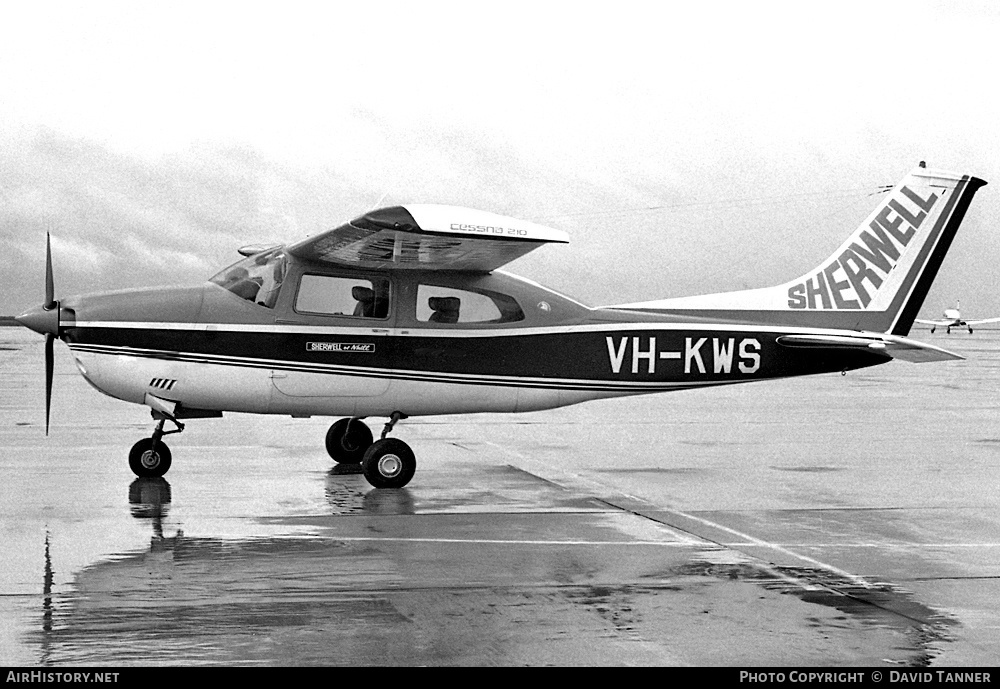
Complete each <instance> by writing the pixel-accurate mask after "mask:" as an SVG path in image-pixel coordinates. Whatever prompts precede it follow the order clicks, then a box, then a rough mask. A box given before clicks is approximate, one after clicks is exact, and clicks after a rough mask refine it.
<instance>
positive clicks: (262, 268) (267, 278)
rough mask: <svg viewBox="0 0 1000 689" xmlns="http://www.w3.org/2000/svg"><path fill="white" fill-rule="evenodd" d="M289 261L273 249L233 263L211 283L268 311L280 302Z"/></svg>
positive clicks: (215, 276)
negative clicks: (279, 298) (279, 297)
mask: <svg viewBox="0 0 1000 689" xmlns="http://www.w3.org/2000/svg"><path fill="white" fill-rule="evenodd" d="M287 263H288V259H287V258H286V257H285V252H284V251H282V250H281V249H280V248H279V249H271V250H269V251H264V252H263V253H259V254H256V255H254V256H251V257H250V258H245V259H243V260H242V261H239V262H237V263H234V264H233V265H231V266H229V267H228V268H226V269H225V270H223V271H221V272H220V273H218V274H217V275H214V276H213V277H211V278H210V279H209V282H214V283H215V284H217V285H219V286H220V287H225V288H226V289H227V290H229V291H230V292H232V293H233V294H235V295H236V296H238V297H240V298H241V299H246V300H247V301H250V302H253V303H255V304H258V305H260V306H265V307H267V308H269V309H272V308H274V304H275V302H276V301H277V300H278V290H279V288H280V287H281V282H282V281H283V280H284V279H285V269H286V267H287Z"/></svg>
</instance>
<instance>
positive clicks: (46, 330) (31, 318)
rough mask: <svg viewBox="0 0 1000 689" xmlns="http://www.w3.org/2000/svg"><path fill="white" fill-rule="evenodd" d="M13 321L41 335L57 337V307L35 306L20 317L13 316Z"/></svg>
mask: <svg viewBox="0 0 1000 689" xmlns="http://www.w3.org/2000/svg"><path fill="white" fill-rule="evenodd" d="M15 320H16V321H17V322H18V323H20V324H21V325H23V326H24V327H26V328H30V329H32V330H34V331H35V332H36V333H40V334H42V335H55V336H57V337H58V336H59V306H58V305H56V306H53V307H52V308H46V307H45V306H36V307H35V308H33V309H29V310H28V311H25V312H24V313H22V314H21V315H20V316H15Z"/></svg>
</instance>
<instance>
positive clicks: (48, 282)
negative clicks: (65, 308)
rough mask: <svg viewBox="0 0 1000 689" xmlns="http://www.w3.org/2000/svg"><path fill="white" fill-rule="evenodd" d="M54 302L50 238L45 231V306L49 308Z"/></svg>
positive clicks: (54, 291) (54, 292)
mask: <svg viewBox="0 0 1000 689" xmlns="http://www.w3.org/2000/svg"><path fill="white" fill-rule="evenodd" d="M55 303H56V288H55V284H54V282H53V280H52V239H51V237H50V236H49V233H48V232H46V233H45V308H47V309H51V308H52V307H53V306H55Z"/></svg>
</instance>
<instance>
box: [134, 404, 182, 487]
mask: <svg viewBox="0 0 1000 689" xmlns="http://www.w3.org/2000/svg"><path fill="white" fill-rule="evenodd" d="M158 418H159V420H158V421H157V423H156V429H155V430H154V431H153V435H152V437H150V438H143V439H142V440H140V441H139V442H137V443H136V444H135V445H133V446H132V449H131V451H129V453H128V465H129V468H130V469H132V473H133V474H135V475H136V476H138V477H139V478H159V477H161V476H163V475H164V474H165V473H167V471H168V470H169V469H170V461H171V457H170V448H169V447H167V444H166V443H165V442H163V440H162V438H163V436H165V435H169V434H171V433H180V432H181V431H183V430H184V424H182V423H180V422H179V421H177V420H176V419H171V421H172V422H173V424H174V425H175V426H177V428H176V429H174V430H172V431H165V430H163V423H164V421H166V420H167V419H166V417H164V416H160V417H158Z"/></svg>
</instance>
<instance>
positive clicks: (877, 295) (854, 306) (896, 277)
mask: <svg viewBox="0 0 1000 689" xmlns="http://www.w3.org/2000/svg"><path fill="white" fill-rule="evenodd" d="M984 184H986V182H984V181H983V180H981V179H978V178H976V177H970V176H968V175H957V174H954V173H951V172H943V171H940V170H928V169H926V168H924V167H923V166H922V164H921V167H918V168H916V169H915V170H913V171H912V172H910V174H908V175H907V176H906V177H905V178H904V179H903V180H902V181H901V182H900V183H899V184H897V185H896V186H895V187H894V188H893V189H892V191H891V192H889V194H888V195H886V197H885V198H884V199H883V200H882V202H881V203H880V204H879V205H878V207H877V208H876V209H875V210H874V211H873V212H872V214H871V215H869V216H868V218H867V219H866V220H865V221H864V222H863V223H862V224H861V225H860V226H859V227H858V229H856V230H855V231H854V233H853V234H851V236H850V237H849V238H848V239H847V240H846V241H845V242H844V243H843V244H841V246H840V248H839V249H837V250H836V251H835V252H833V254H831V255H830V257H829V258H828V259H826V260H825V261H823V262H822V263H821V264H819V265H818V266H816V267H815V268H814V269H812V270H811V271H809V272H807V273H806V274H805V275H802V276H800V277H798V278H796V279H794V280H791V281H789V282H786V283H784V284H782V285H777V286H775V287H765V288H762V289H753V290H745V291H741V292H726V293H722V294H707V295H702V296H697V297H682V298H678V299H664V300H660V301H655V302H644V303H641V304H625V305H620V306H617V307H615V308H626V309H632V310H643V311H656V312H658V313H676V314H678V315H698V316H709V317H713V318H720V319H726V320H734V321H746V320H752V321H754V322H765V323H774V324H776V325H797V326H807V327H818V328H838V329H850V330H864V331H869V332H884V333H891V334H893V335H900V336H905V335H906V334H907V333H908V332H909V330H910V326H911V325H913V320H914V318H916V315H917V312H918V311H919V310H920V307H921V305H922V304H923V301H924V297H925V296H927V291H928V290H929V289H930V286H931V283H932V282H933V280H934V277H935V276H936V275H937V271H938V268H939V267H940V266H941V261H942V260H943V259H944V255H945V253H947V251H948V248H949V247H950V246H951V240H952V238H953V237H954V236H955V232H956V231H957V230H958V226H959V225H960V224H961V222H962V218H963V217H964V216H965V212H966V210H968V208H969V203H970V202H971V201H972V197H973V196H974V195H975V193H976V190H977V189H979V188H980V187H981V186H983V185H984Z"/></svg>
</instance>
